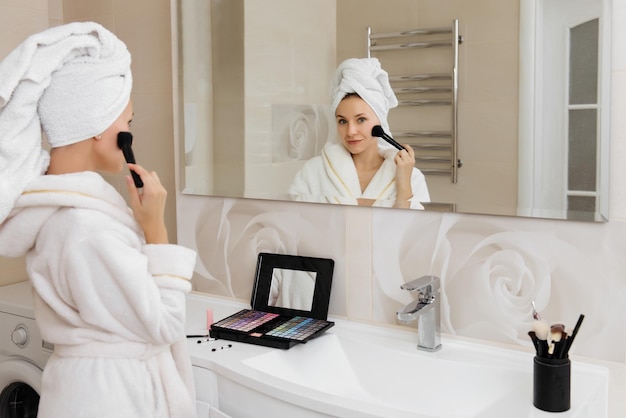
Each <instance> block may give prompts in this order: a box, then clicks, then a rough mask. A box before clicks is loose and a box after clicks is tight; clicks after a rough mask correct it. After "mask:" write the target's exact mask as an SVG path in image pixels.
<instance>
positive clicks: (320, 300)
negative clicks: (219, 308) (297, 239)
mask: <svg viewBox="0 0 626 418" xmlns="http://www.w3.org/2000/svg"><path fill="white" fill-rule="evenodd" d="M333 269H334V261H333V260H331V259H328V258H317V257H303V256H295V255H286V254H272V253H260V254H259V256H258V259H257V266H256V273H255V280H254V288H253V289H252V300H251V306H252V309H243V310H241V311H239V312H237V313H235V314H233V315H231V316H229V317H227V318H224V319H222V320H221V321H218V322H216V323H214V324H213V325H211V329H210V331H209V333H210V335H211V337H214V338H222V339H225V340H231V341H240V342H247V343H251V344H257V345H264V346H268V347H275V348H283V349H287V348H291V347H292V346H294V345H296V344H300V343H306V342H307V341H309V340H310V339H312V338H315V337H317V336H319V335H321V334H322V333H323V332H324V331H326V330H327V329H329V328H331V327H332V326H333V325H335V323H334V322H332V321H328V320H327V317H328V306H329V303H330V290H331V284H332V277H333Z"/></svg>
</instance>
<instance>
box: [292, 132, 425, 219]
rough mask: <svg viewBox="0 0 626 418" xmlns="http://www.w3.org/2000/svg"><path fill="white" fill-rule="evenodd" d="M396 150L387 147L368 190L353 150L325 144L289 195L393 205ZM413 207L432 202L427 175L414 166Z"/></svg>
mask: <svg viewBox="0 0 626 418" xmlns="http://www.w3.org/2000/svg"><path fill="white" fill-rule="evenodd" d="M396 153H397V150H396V149H391V148H385V149H383V150H381V155H382V156H383V158H384V159H385V161H384V162H383V165H382V166H381V167H380V168H379V169H378V171H377V172H376V174H375V175H374V177H373V178H372V180H371V181H370V183H369V184H368V186H367V188H366V189H365V190H363V191H362V190H361V185H360V183H359V177H358V174H357V171H356V167H355V166H354V162H353V160H352V155H350V152H349V151H348V150H347V149H346V148H345V147H344V146H343V145H342V144H339V143H332V142H329V143H327V144H326V145H324V148H323V150H322V154H321V155H318V156H316V157H314V158H312V159H310V160H309V161H307V162H306V163H305V164H304V165H303V166H302V168H301V169H300V171H298V173H297V174H296V176H295V178H294V181H293V183H292V184H291V187H290V188H289V194H290V195H291V196H292V198H293V199H295V200H298V201H305V202H329V203H340V204H347V205H356V204H357V199H359V198H362V199H372V200H375V203H374V206H383V207H391V206H393V205H394V204H395V201H396V163H395V162H394V157H395V155H396ZM411 189H412V191H413V197H412V198H411V201H410V207H411V208H412V209H424V207H423V205H422V204H421V203H420V202H430V194H429V193H428V187H427V186H426V179H425V177H424V174H422V172H421V171H420V170H418V169H417V168H415V167H414V168H413V173H412V174H411Z"/></svg>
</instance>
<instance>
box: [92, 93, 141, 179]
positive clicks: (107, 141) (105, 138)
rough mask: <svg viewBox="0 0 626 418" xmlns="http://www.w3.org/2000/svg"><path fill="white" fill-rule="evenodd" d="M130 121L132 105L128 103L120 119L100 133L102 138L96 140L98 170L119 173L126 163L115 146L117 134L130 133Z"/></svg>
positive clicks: (120, 151)
mask: <svg viewBox="0 0 626 418" xmlns="http://www.w3.org/2000/svg"><path fill="white" fill-rule="evenodd" d="M132 119H133V104H132V102H131V101H129V102H128V105H127V106H126V108H125V109H124V110H123V111H122V114H121V115H120V117H119V118H117V120H116V121H115V122H113V124H112V125H111V126H109V127H108V128H107V130H106V131H104V132H103V133H102V138H97V139H96V145H95V149H96V155H97V160H98V161H97V166H98V170H100V171H104V172H107V173H119V172H120V171H122V170H123V169H124V167H125V164H126V162H125V160H124V154H123V153H122V150H121V149H120V148H119V147H118V146H117V134H118V133H120V132H123V131H126V132H128V131H130V124H131V122H132Z"/></svg>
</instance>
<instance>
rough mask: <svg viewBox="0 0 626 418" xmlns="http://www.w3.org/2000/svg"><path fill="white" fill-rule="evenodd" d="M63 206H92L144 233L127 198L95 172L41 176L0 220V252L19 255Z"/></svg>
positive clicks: (1, 253)
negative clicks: (1, 220) (127, 202)
mask: <svg viewBox="0 0 626 418" xmlns="http://www.w3.org/2000/svg"><path fill="white" fill-rule="evenodd" d="M63 208H83V209H93V210H97V211H100V212H104V213H107V214H108V215H110V216H111V217H113V218H114V219H116V220H117V221H118V222H121V223H123V224H125V225H126V226H128V227H129V228H131V229H133V230H135V231H136V232H137V233H138V234H139V235H143V234H142V231H141V228H140V227H139V225H138V224H137V222H136V221H135V219H134V217H133V215H132V211H131V210H130V209H129V208H128V205H127V204H126V201H125V200H124V198H123V197H122V196H121V195H120V194H119V193H118V192H117V190H115V188H114V187H113V186H111V185H110V184H109V183H107V182H106V181H105V180H104V179H103V178H102V176H100V175H99V174H97V173H94V172H89V171H86V172H80V173H72V174H61V175H45V176H39V177H37V178H35V179H34V180H32V181H31V182H29V183H28V185H27V187H26V189H25V190H24V192H23V193H22V195H21V196H20V197H19V198H18V199H17V201H16V203H15V206H14V208H13V210H12V211H11V214H10V215H9V217H8V218H7V219H6V220H5V222H4V223H2V224H0V255H4V256H9V257H19V256H22V255H24V254H25V253H26V252H27V251H28V250H29V249H30V248H32V247H33V246H34V245H35V240H36V238H37V234H38V233H39V230H40V229H41V227H42V226H43V225H44V224H45V223H46V221H47V220H48V219H49V218H50V217H51V216H52V215H53V214H54V213H55V212H56V211H58V210H61V209H63Z"/></svg>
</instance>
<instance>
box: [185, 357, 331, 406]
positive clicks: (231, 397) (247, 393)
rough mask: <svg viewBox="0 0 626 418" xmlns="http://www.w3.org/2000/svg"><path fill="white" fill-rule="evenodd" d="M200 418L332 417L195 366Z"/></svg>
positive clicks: (197, 404) (194, 374)
mask: <svg viewBox="0 0 626 418" xmlns="http://www.w3.org/2000/svg"><path fill="white" fill-rule="evenodd" d="M193 376H194V381H195V384H196V411H197V413H198V418H235V417H236V418H247V417H254V418H257V417H259V416H263V414H266V413H267V414H271V416H272V418H293V417H298V418H325V417H328V418H330V417H331V415H325V414H321V413H319V412H315V411H311V410H310V409H306V408H302V407H300V406H297V405H294V404H291V403H288V402H284V401H282V400H280V399H277V398H274V397H271V396H268V395H265V394H263V393H260V392H257V391H255V390H252V389H250V388H248V387H245V386H243V385H241V384H238V383H236V382H233V381H232V380H230V379H227V378H225V377H223V376H219V375H217V374H216V373H215V372H213V371H211V370H208V369H205V368H203V367H198V366H193Z"/></svg>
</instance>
